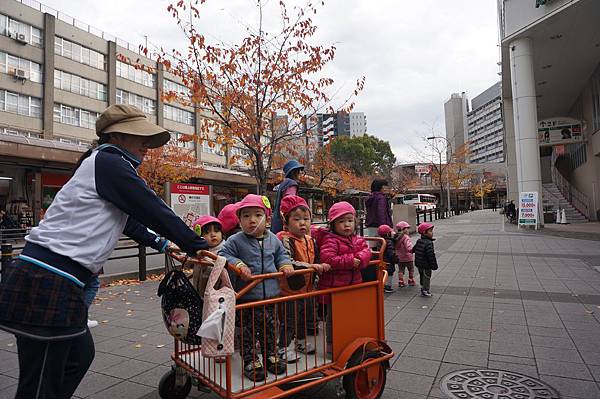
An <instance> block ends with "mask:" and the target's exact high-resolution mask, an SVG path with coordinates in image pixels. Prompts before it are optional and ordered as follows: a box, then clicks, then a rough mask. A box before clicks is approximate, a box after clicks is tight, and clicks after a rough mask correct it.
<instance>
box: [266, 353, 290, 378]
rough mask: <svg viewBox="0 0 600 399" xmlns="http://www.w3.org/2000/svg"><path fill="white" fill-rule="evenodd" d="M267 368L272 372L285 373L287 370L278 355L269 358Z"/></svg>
mask: <svg viewBox="0 0 600 399" xmlns="http://www.w3.org/2000/svg"><path fill="white" fill-rule="evenodd" d="M267 370H269V373H271V374H283V373H285V371H286V370H287V367H286V365H285V363H284V362H282V361H281V359H280V358H279V357H277V356H269V357H268V358H267Z"/></svg>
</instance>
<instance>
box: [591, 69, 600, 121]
mask: <svg viewBox="0 0 600 399" xmlns="http://www.w3.org/2000/svg"><path fill="white" fill-rule="evenodd" d="M592 106H593V108H592V112H593V114H592V125H593V126H594V132H596V131H597V130H600V66H598V68H596V70H595V71H594V74H593V75H592Z"/></svg>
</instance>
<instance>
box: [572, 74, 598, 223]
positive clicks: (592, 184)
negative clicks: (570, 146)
mask: <svg viewBox="0 0 600 399" xmlns="http://www.w3.org/2000/svg"><path fill="white" fill-rule="evenodd" d="M581 94H582V95H581V99H582V102H583V118H584V121H585V126H586V129H585V131H584V137H585V140H586V141H587V145H586V151H587V153H586V158H587V162H586V163H585V164H583V165H581V166H580V167H578V168H577V169H575V170H572V171H570V175H569V176H566V177H567V178H568V179H569V181H570V182H571V184H572V185H573V186H574V187H575V188H576V189H577V190H579V191H581V192H582V193H583V194H585V195H586V196H587V197H588V199H589V204H590V208H591V209H590V210H591V212H590V213H591V217H592V219H593V220H596V212H597V211H598V210H600V130H597V131H595V132H594V131H592V126H593V125H592V112H593V104H592V86H591V80H589V81H588V83H587V84H586V87H585V88H584V90H583V91H582V93H581Z"/></svg>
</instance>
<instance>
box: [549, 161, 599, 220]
mask: <svg viewBox="0 0 600 399" xmlns="http://www.w3.org/2000/svg"><path fill="white" fill-rule="evenodd" d="M552 183H554V185H555V186H556V187H557V188H558V191H560V192H561V194H562V195H563V196H564V197H565V199H566V200H567V201H569V203H570V204H571V205H573V207H574V208H575V209H577V210H578V211H579V212H581V214H583V216H585V217H586V218H587V219H588V220H589V219H590V200H589V198H588V197H587V195H585V194H584V193H582V192H581V191H579V190H577V189H576V188H575V187H573V186H572V185H571V183H569V182H568V181H567V179H565V178H564V176H563V175H562V174H560V172H559V171H558V169H557V168H556V167H555V166H554V163H553V164H552Z"/></svg>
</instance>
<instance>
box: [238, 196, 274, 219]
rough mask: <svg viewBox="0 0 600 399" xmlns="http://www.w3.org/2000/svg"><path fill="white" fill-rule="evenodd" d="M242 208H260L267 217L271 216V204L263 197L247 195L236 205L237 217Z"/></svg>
mask: <svg viewBox="0 0 600 399" xmlns="http://www.w3.org/2000/svg"><path fill="white" fill-rule="evenodd" d="M244 208H261V209H263V210H264V211H265V214H266V215H267V216H269V215H270V214H271V203H270V202H269V199H268V198H267V197H265V196H264V195H256V194H248V195H246V196H245V197H244V199H243V200H241V201H240V202H238V203H237V210H236V212H237V215H238V217H239V214H240V210H242V209H244Z"/></svg>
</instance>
